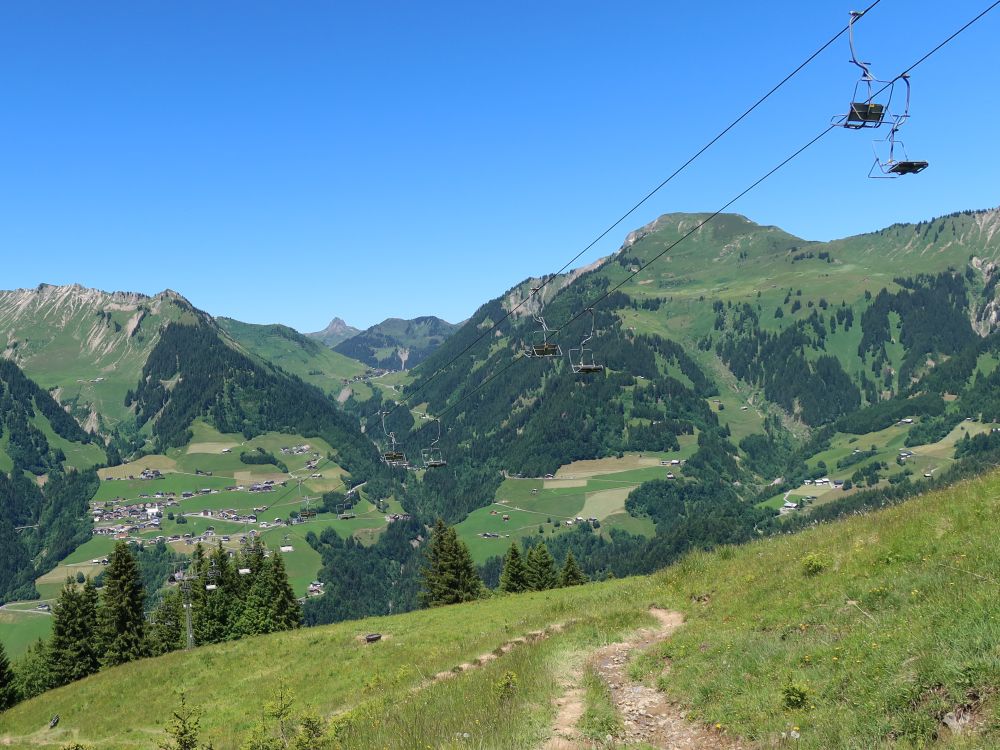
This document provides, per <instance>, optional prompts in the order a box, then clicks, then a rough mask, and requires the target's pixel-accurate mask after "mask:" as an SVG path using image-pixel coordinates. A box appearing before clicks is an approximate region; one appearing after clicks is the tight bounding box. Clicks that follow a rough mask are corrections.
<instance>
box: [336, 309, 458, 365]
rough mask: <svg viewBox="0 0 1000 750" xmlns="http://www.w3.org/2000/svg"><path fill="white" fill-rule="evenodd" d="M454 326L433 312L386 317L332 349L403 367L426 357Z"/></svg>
mask: <svg viewBox="0 0 1000 750" xmlns="http://www.w3.org/2000/svg"><path fill="white" fill-rule="evenodd" d="M457 328H458V326H456V325H453V324H452V323H449V322H448V321H446V320H441V318H435V317H434V316H433V315H428V316H425V317H421V318H414V319H413V320H402V319H401V318H388V319H387V320H383V321H382V322H381V323H379V324H377V325H374V326H372V327H371V328H369V329H367V330H364V331H362V332H361V333H358V334H355V335H354V336H351V337H350V338H347V339H345V340H344V341H341V342H340V343H338V344H336V345H335V346H334V347H333V349H334V351H337V352H340V353H341V354H344V355H346V356H348V357H351V358H353V359H356V360H358V361H359V362H364V363H365V364H366V365H368V366H369V367H379V368H383V369H386V370H406V369H409V368H412V367H416V366H417V365H418V364H420V363H421V362H423V361H424V360H425V359H427V357H428V356H430V354H431V353H432V352H433V351H434V350H435V349H437V348H438V347H439V346H440V345H441V344H442V342H444V340H445V339H447V338H448V337H449V336H450V335H451V334H452V333H454V331H455V330H456V329H457Z"/></svg>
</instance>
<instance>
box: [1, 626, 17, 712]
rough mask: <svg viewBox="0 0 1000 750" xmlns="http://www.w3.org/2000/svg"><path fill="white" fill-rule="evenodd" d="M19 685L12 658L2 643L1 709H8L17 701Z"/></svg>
mask: <svg viewBox="0 0 1000 750" xmlns="http://www.w3.org/2000/svg"><path fill="white" fill-rule="evenodd" d="M17 699H18V694H17V685H16V684H15V681H14V670H13V669H11V666H10V660H9V659H8V658H7V652H6V651H5V650H4V647H3V643H0V711H6V710H7V709H8V708H10V707H11V706H13V705H14V704H15V703H17Z"/></svg>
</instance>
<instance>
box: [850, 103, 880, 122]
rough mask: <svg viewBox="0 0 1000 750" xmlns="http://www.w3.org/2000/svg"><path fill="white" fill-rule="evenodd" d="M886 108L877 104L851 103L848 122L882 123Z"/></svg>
mask: <svg viewBox="0 0 1000 750" xmlns="http://www.w3.org/2000/svg"><path fill="white" fill-rule="evenodd" d="M884 115H885V107H884V106H883V105H881V104H879V103H877V102H851V111H850V112H848V114H847V120H848V122H881V121H882V117H883V116H884Z"/></svg>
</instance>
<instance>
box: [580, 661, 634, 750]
mask: <svg viewBox="0 0 1000 750" xmlns="http://www.w3.org/2000/svg"><path fill="white" fill-rule="evenodd" d="M583 689H584V711H583V716H581V717H580V721H579V723H578V724H577V727H578V728H579V730H580V733H581V734H582V735H583V736H584V737H586V738H587V739H589V740H591V741H594V742H600V743H603V742H605V741H606V738H607V737H609V736H610V737H619V736H620V735H622V734H623V733H624V729H625V727H624V724H623V723H622V719H621V717H620V716H619V715H618V711H617V709H616V708H615V705H614V702H613V701H612V699H611V691H610V690H609V689H608V686H607V685H606V684H605V683H604V681H603V680H602V679H601V677H600V675H598V674H597V672H596V671H594V669H593V668H592V667H588V668H587V670H586V671H585V672H584V674H583Z"/></svg>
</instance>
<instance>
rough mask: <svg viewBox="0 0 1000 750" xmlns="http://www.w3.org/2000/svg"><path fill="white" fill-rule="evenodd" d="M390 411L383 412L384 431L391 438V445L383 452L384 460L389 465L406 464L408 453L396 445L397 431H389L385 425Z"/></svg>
mask: <svg viewBox="0 0 1000 750" xmlns="http://www.w3.org/2000/svg"><path fill="white" fill-rule="evenodd" d="M388 413H389V412H386V411H383V412H381V416H382V432H384V433H385V436H386V437H387V438H388V439H389V447H388V449H387V450H385V451H384V452H383V453H382V460H383V461H384V462H385V463H386V465H388V466H406V465H407V462H406V454H405V453H403V451H401V450H399V449H398V448H397V447H396V433H395V432H389V431H388V430H387V429H386V426H385V418H386V416H387V415H388Z"/></svg>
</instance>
